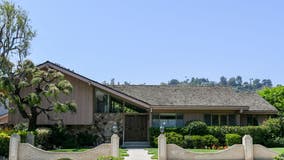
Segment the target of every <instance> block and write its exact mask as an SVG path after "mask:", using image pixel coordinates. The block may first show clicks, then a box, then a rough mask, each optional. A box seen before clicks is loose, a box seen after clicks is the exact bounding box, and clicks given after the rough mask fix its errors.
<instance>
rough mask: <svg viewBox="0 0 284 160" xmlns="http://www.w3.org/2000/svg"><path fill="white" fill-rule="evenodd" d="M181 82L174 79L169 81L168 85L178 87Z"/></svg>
mask: <svg viewBox="0 0 284 160" xmlns="http://www.w3.org/2000/svg"><path fill="white" fill-rule="evenodd" d="M178 84H179V81H178V80H177V79H172V80H170V81H169V83H168V85H178Z"/></svg>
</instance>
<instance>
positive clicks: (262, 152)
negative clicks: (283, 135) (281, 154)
mask: <svg viewBox="0 0 284 160" xmlns="http://www.w3.org/2000/svg"><path fill="white" fill-rule="evenodd" d="M253 155H254V159H255V160H269V159H271V158H272V157H275V156H277V153H276V152H274V151H272V150H270V149H268V148H266V147H264V146H262V145H259V144H255V145H253Z"/></svg>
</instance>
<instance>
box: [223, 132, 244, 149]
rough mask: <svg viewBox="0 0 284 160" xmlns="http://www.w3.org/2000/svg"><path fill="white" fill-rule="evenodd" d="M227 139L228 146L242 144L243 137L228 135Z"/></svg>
mask: <svg viewBox="0 0 284 160" xmlns="http://www.w3.org/2000/svg"><path fill="white" fill-rule="evenodd" d="M225 137H226V144H227V146H232V145H234V144H241V143H242V137H241V136H240V135H238V134H226V135H225Z"/></svg>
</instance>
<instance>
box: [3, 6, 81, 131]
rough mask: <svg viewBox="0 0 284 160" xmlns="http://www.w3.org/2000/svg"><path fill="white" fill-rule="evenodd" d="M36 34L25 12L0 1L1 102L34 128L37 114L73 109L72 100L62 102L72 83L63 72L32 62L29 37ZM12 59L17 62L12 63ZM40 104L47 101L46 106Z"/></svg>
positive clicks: (31, 37)
mask: <svg viewBox="0 0 284 160" xmlns="http://www.w3.org/2000/svg"><path fill="white" fill-rule="evenodd" d="M34 36H35V31H33V29H32V26H31V25H30V20H29V18H28V16H27V14H26V12H25V11H24V10H23V9H22V8H21V7H19V6H16V5H15V4H14V3H10V2H8V1H3V2H2V3H0V103H2V104H3V105H4V106H5V107H6V108H8V109H9V110H10V111H15V110H17V111H18V112H19V113H20V115H21V116H22V117H23V118H25V119H27V120H28V122H29V130H35V129H36V122H37V117H38V116H39V115H40V114H45V115H46V116H47V117H48V118H49V119H50V118H51V117H50V116H49V112H52V111H57V112H67V111H75V109H76V108H75V106H76V105H75V104H74V103H72V102H61V101H60V100H59V99H58V97H59V95H63V94H68V93H70V92H71V90H72V85H71V84H70V82H68V81H67V80H64V76H63V74H61V73H60V72H57V71H55V70H52V69H46V70H40V69H39V68H37V67H36V66H35V65H34V64H33V63H32V62H31V61H29V60H24V58H25V57H26V56H27V55H29V54H30V52H29V49H30V44H31V40H32V39H33V38H34ZM11 59H14V60H15V61H17V62H12V61H11ZM43 103H46V104H48V105H49V106H47V107H46V108H44V107H43V106H42V104H43Z"/></svg>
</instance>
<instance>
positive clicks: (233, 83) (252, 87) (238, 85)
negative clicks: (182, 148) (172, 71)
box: [161, 76, 272, 91]
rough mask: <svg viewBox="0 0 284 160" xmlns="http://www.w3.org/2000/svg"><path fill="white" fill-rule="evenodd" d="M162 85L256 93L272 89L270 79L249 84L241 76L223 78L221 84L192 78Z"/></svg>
mask: <svg viewBox="0 0 284 160" xmlns="http://www.w3.org/2000/svg"><path fill="white" fill-rule="evenodd" d="M161 84H162V85H190V86H230V87H232V88H234V89H236V90H238V91H256V90H260V89H262V88H263V87H272V81H271V80H270V79H263V80H260V79H253V78H251V79H250V81H249V82H247V81H245V82H244V81H243V78H242V77H241V76H236V77H230V78H229V79H228V80H227V78H226V77H224V76H221V77H220V81H219V82H215V81H210V80H209V79H208V78H197V77H192V78H191V80H189V79H188V78H187V79H185V80H184V81H179V80H178V79H171V80H170V81H169V82H168V83H163V82H162V83H161Z"/></svg>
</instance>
